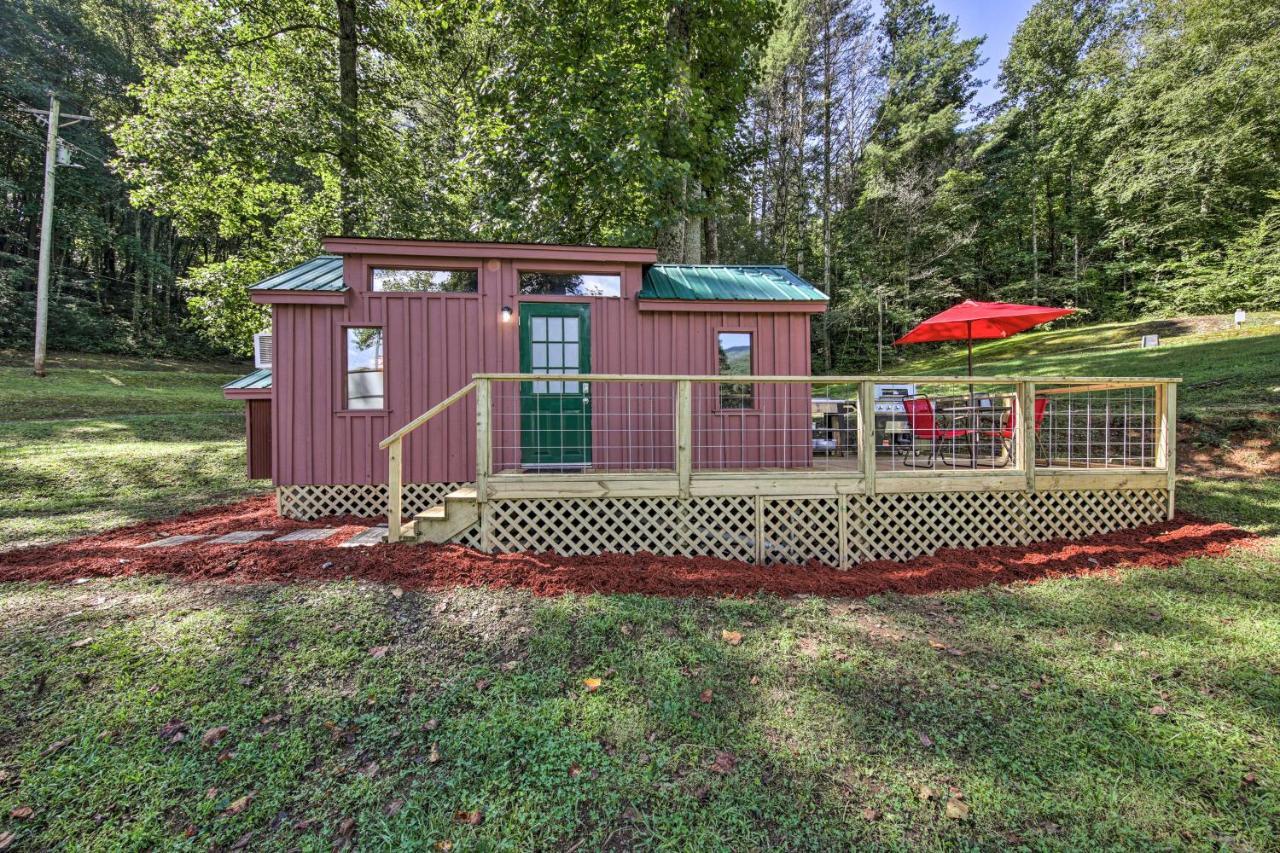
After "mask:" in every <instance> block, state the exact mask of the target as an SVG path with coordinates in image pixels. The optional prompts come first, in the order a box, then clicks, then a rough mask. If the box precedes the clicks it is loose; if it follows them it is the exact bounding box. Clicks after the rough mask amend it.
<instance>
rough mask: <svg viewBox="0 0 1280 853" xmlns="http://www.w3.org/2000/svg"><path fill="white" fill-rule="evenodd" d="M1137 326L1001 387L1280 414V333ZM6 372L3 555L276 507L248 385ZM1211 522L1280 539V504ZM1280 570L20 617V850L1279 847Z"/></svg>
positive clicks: (67, 364)
mask: <svg viewBox="0 0 1280 853" xmlns="http://www.w3.org/2000/svg"><path fill="white" fill-rule="evenodd" d="M1133 331H1134V328H1133V327H1124V328H1120V327H1117V329H1116V330H1114V331H1105V330H1102V331H1098V332H1097V334H1096V335H1093V336H1090V335H1089V333H1080V332H1075V331H1071V332H1066V333H1052V334H1049V335H1044V336H1028V337H1027V338H1026V339H1025V340H1024V339H1013V340H1012V341H1008V342H1002V343H1000V344H997V345H992V348H991V349H990V350H986V348H985V347H984V348H982V349H981V350H980V352H982V356H981V358H983V359H991V361H988V362H986V363H984V362H983V361H981V360H980V361H979V363H980V364H982V365H983V369H988V370H989V371H990V372H996V371H997V370H999V371H1002V372H1013V371H1015V370H1016V371H1018V372H1022V371H1027V372H1032V371H1035V372H1042V373H1043V372H1070V373H1081V374H1084V373H1088V374H1095V375H1105V374H1157V375H1159V374H1170V375H1176V374H1181V375H1184V376H1186V378H1187V384H1186V385H1185V386H1184V391H1183V393H1182V401H1183V402H1182V410H1183V412H1184V414H1187V415H1189V416H1191V417H1193V418H1196V419H1204V420H1205V422H1206V423H1209V422H1215V421H1214V419H1215V418H1216V419H1222V420H1221V422H1222V423H1227V422H1229V421H1230V422H1237V423H1238V422H1240V421H1244V422H1250V421H1251V420H1253V419H1255V417H1256V416H1258V415H1262V416H1266V415H1268V414H1269V413H1273V412H1275V411H1277V410H1280V407H1277V405H1276V389H1277V388H1278V387H1280V367H1278V366H1277V365H1280V358H1276V355H1277V354H1280V348H1278V345H1280V336H1278V335H1277V334H1276V332H1277V331H1280V329H1276V330H1275V331H1273V330H1271V329H1268V328H1261V329H1260V330H1248V329H1247V330H1245V331H1244V333H1242V334H1241V333H1227V334H1223V333H1220V332H1211V333H1209V334H1195V335H1187V336H1185V339H1181V338H1178V337H1176V336H1166V345H1165V346H1163V347H1161V348H1160V349H1159V350H1156V351H1154V352H1153V351H1147V352H1139V351H1134V350H1126V349H1116V348H1114V347H1112V348H1106V347H1102V348H1098V342H1104V343H1105V341H1106V340H1112V343H1113V344H1116V345H1125V342H1127V341H1128V339H1129V338H1130V337H1132V333H1133ZM1193 331H1194V330H1193ZM1054 335H1060V336H1061V337H1054ZM1089 341H1092V342H1093V343H1092V344H1090V345H1091V346H1093V347H1094V348H1092V349H1089V350H1083V351H1082V350H1079V349H1078V345H1083V343H1082V342H1089ZM997 357H1001V358H1004V359H1005V362H1003V363H1001V362H1000V361H998V360H997ZM960 358H963V356H962V355H961V356H960ZM948 359H950V362H948ZM955 359H956V354H955V353H951V354H949V355H948V354H942V355H933V356H930V359H925V360H922V361H921V362H919V363H918V364H915V365H913V366H912V367H911V369H912V370H931V371H945V370H949V369H953V368H954V367H955V364H954V362H955ZM0 365H2V366H0V376H2V377H3V382H0V395H7V396H6V397H5V402H6V408H5V411H7V412H10V413H12V414H10V415H8V417H10V418H11V420H8V421H6V422H4V423H0V483H3V485H4V486H5V488H4V489H3V490H0V543H9V544H12V543H14V542H18V541H30V540H43V539H51V538H63V537H66V536H68V535H72V534H75V533H79V532H83V531H87V530H94V529H99V528H102V527H109V526H114V525H116V524H120V523H124V522H126V521H129V520H132V519H135V518H143V517H152V516H157V515H165V514H169V513H172V512H175V511H177V510H179V509H182V508H185V507H188V506H197V505H200V504H205V503H211V502H214V501H219V500H224V499H228V498H232V497H234V496H238V495H242V494H245V493H247V492H248V491H250V490H251V489H252V488H253V487H254V485H255V484H251V483H248V482H247V481H246V480H245V479H244V471H243V434H242V431H243V426H242V420H241V416H240V404H236V403H229V402H227V401H224V400H222V399H221V397H220V395H219V393H218V390H217V389H218V386H219V385H221V384H222V383H223V382H226V381H228V380H229V379H230V378H232V377H233V376H234V375H236V368H235V367H234V366H225V365H210V366H194V365H166V364H163V363H155V362H145V361H139V360H129V359H109V360H100V359H96V358H92V357H81V358H77V357H63V358H61V359H59V360H58V361H56V362H55V376H54V377H53V378H52V381H49V382H47V383H36V380H34V379H32V378H28V377H27V376H25V375H24V369H25V368H24V367H23V366H21V365H20V364H19V363H18V362H17V361H16V359H15V360H14V361H13V362H4V361H3V360H0ZM895 369H898V368H895ZM33 383H34V384H33ZM1179 503H1180V505H1181V506H1183V507H1184V508H1189V509H1193V510H1194V511H1197V512H1200V513H1202V514H1204V515H1206V516H1208V517H1210V518H1215V519H1224V520H1229V521H1232V522H1234V523H1238V524H1242V525H1244V526H1247V527H1250V528H1251V529H1254V530H1256V531H1258V532H1260V533H1263V534H1264V535H1269V536H1272V537H1276V536H1280V486H1278V480H1277V478H1275V477H1252V478H1240V479H1234V480H1230V479H1227V480H1224V479H1214V478H1205V479H1200V480H1186V479H1185V478H1184V482H1182V483H1181V484H1180V493H1179ZM1277 569H1280V540H1277V539H1274V538H1273V539H1270V540H1267V541H1265V542H1263V543H1262V544H1260V545H1259V546H1258V547H1257V548H1254V549H1250V550H1246V551H1242V552H1239V553H1237V554H1234V555H1232V556H1229V557H1225V558H1218V559H1199V560H1191V561H1188V562H1186V563H1184V564H1182V565H1180V566H1178V567H1176V568H1173V569H1169V570H1166V571H1152V570H1135V571H1128V572H1122V573H1120V574H1119V575H1118V576H1116V577H1090V578H1077V579H1070V580H1057V581H1051V582H1044V583H1039V584H1034V585H1015V586H1012V587H996V588H988V589H982V590H976V591H971V592H963V593H950V594H941V595H931V596H917V597H905V596H877V597H873V598H869V599H865V600H861V601H828V600H822V599H815V598H792V599H778V598H768V597H763V598H758V599H749V600H728V599H687V600H672V599H660V598H645V597H641V596H612V597H606V596H574V595H569V596H563V597H560V598H555V599H537V598H534V597H532V596H530V595H528V594H526V593H523V592H516V591H491V590H463V589H459V590H453V591H449V592H444V593H430V594H428V593H422V592H418V591H414V590H408V591H405V592H403V593H400V594H397V593H399V591H398V590H392V589H390V588H388V587H386V586H381V585H377V584H369V583H361V582H358V581H354V580H351V579H343V578H335V579H334V582H333V583H328V584H323V585H313V584H293V585H284V586H279V585H255V586H248V585H244V586H231V585H225V584H206V583H184V582H179V581H175V580H169V579H162V578H146V579H128V580H116V581H110V580H102V579H99V580H91V581H87V582H84V583H72V584H63V585H52V584H7V585H0V849H5V848H6V845H7V847H8V848H10V849H47V848H58V847H69V846H72V845H74V846H76V847H77V848H84V849H99V850H118V849H151V848H165V849H192V850H196V849H199V850H206V849H211V848H212V849H228V848H231V847H233V846H236V845H239V846H240V849H253V850H258V849H267V850H284V849H301V850H327V849H331V848H332V847H334V846H335V845H338V844H341V843H342V842H344V841H347V840H349V841H351V842H352V843H353V844H354V845H356V846H357V847H359V848H361V849H406V848H408V849H432V848H433V847H435V848H436V849H448V848H452V849H455V850H466V849H512V850H523V849H559V850H564V851H569V850H583V851H585V850H598V849H627V848H633V847H638V848H654V849H669V850H677V849H721V850H738V849H760V848H766V847H770V848H772V847H786V848H792V849H812V850H832V849H847V848H852V847H862V848H872V849H881V848H891V849H956V848H976V849H990V848H1003V847H1018V848H1022V849H1080V848H1087V847H1098V848H1106V849H1153V848H1155V849H1181V848H1185V847H1192V848H1200V849H1209V848H1213V849H1237V850H1267V849H1274V847H1275V841H1274V840H1275V838H1277V837H1280V663H1278V662H1280V572H1278V571H1277ZM723 631H731V632H740V633H741V635H742V640H741V643H740V644H738V645H734V644H731V643H730V642H728V641H727V640H726V639H725V638H724V635H723V634H722V632H723ZM584 679H599V680H600V685H599V687H598V689H596V690H595V691H589V690H588V689H587V687H586V686H585V684H584ZM222 727H225V728H226V733H225V734H224V735H221V736H220V737H214V736H211V737H210V741H211V743H210V745H205V744H203V743H202V737H203V736H204V735H205V733H206V732H209V731H210V730H213V731H214V733H215V734H216V733H217V732H218V731H219V730H220V729H221V728H222ZM178 734H181V737H180V738H179V737H177V736H176V735H178ZM214 740H216V743H213V742H212V741H214ZM925 788H927V789H928V791H925V790H924V789H925ZM926 794H927V796H925V795H926ZM28 810H29V812H28ZM948 812H950V813H951V815H954V816H948ZM446 842H447V844H446ZM437 845H439V846H438V847H437Z"/></svg>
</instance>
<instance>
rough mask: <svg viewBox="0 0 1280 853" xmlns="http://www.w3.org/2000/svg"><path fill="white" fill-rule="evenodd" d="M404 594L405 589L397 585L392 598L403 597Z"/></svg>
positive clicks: (392, 592) (392, 591)
mask: <svg viewBox="0 0 1280 853" xmlns="http://www.w3.org/2000/svg"><path fill="white" fill-rule="evenodd" d="M403 596H404V590H403V589H401V588H400V587H396V588H395V589H393V590H391V597H392V598H401V597H403Z"/></svg>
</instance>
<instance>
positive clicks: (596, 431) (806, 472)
mask: <svg viewBox="0 0 1280 853" xmlns="http://www.w3.org/2000/svg"><path fill="white" fill-rule="evenodd" d="M877 385H909V386H912V387H911V390H913V391H914V392H915V394H914V395H913V396H912V397H911V398H910V399H908V400H907V401H905V404H904V407H903V408H901V409H898V410H894V409H895V407H893V406H892V405H887V404H886V403H885V402H884V401H877V400H876V386H877ZM1176 391H1177V380H1175V379H1163V378H1146V377H1139V378H1129V377H1126V378H1097V377H1062V376H1054V377H1024V376H982V377H977V376H975V377H954V376H914V377H912V376H901V377H897V376H889V377H885V376H834V377H797V376H755V375H749V376H732V377H726V376H670V375H630V374H626V375H623V374H584V375H557V376H548V375H545V374H477V375H476V376H475V377H474V379H473V381H472V382H471V383H469V384H468V385H467V386H465V387H464V388H462V389H460V390H459V391H458V392H456V393H455V394H453V395H451V396H450V397H449V398H447V399H446V400H444V401H442V402H441V403H439V404H437V405H436V406H434V407H432V409H430V410H428V411H427V412H425V413H424V414H423V415H421V416H419V417H417V418H415V419H414V420H413V421H410V422H409V423H408V424H406V425H405V426H404V427H402V428H401V429H399V430H397V431H396V432H394V433H392V434H391V435H390V436H388V437H387V438H386V439H384V440H383V441H382V442H381V444H380V447H382V448H384V449H386V450H387V451H388V465H389V468H388V477H387V483H388V488H389V495H390V497H389V501H388V513H387V516H388V530H389V533H388V538H389V539H390V540H391V541H396V540H397V539H399V538H400V531H401V515H402V510H401V505H400V495H401V491H402V488H403V473H402V472H403V462H402V460H403V452H402V451H403V442H404V440H405V438H406V437H407V436H408V435H409V434H410V433H412V432H413V430H415V429H416V428H418V427H420V426H422V425H423V424H424V423H426V422H427V421H429V420H430V419H431V418H433V417H435V416H436V415H438V414H439V413H441V412H443V411H444V410H445V409H447V408H449V407H450V406H452V405H454V404H455V403H457V402H459V401H460V400H462V399H463V398H465V397H466V396H467V395H468V394H470V393H472V392H474V393H475V395H476V433H475V460H476V467H475V481H476V492H477V500H479V501H481V502H483V501H486V500H491V499H503V498H537V497H602V496H646V495H648V496H671V497H684V498H687V497H691V496H708V495H743V494H772V495H810V494H842V493H862V494H869V495H874V494H876V493H877V492H878V491H881V490H883V491H931V490H936V491H954V490H974V491H981V490H988V489H989V490H993V491H997V490H1010V489H1022V490H1028V491H1034V490H1035V489H1036V488H1037V477H1040V478H1043V479H1044V480H1045V481H1046V483H1048V484H1051V487H1052V484H1058V485H1060V484H1062V483H1065V482H1067V481H1066V480H1064V479H1063V478H1064V477H1066V478H1071V480H1070V481H1071V483H1072V484H1073V487H1085V488H1088V487H1090V485H1089V484H1091V483H1092V484H1096V485H1098V487H1114V484H1115V483H1124V482H1136V481H1135V480H1133V479H1132V477H1131V475H1134V474H1141V475H1143V476H1144V478H1145V479H1144V480H1143V482H1147V481H1153V479H1159V480H1160V481H1161V483H1162V484H1163V483H1166V482H1167V488H1168V489H1169V494H1170V498H1169V512H1170V513H1172V507H1173V499H1172V494H1173V470H1174V465H1175V460H1174V439H1173V432H1172V425H1173V424H1174V422H1175V419H1176ZM878 402H879V405H878ZM1156 475H1161V476H1158V477H1157V476H1156ZM1127 477H1128V478H1129V479H1126V478H1127ZM1161 487H1162V488H1163V487H1164V486H1163V485H1162V486H1161Z"/></svg>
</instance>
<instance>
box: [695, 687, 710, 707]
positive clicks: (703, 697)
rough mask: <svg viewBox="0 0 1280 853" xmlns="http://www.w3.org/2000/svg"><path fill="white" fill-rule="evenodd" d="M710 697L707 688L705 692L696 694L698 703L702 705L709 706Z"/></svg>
mask: <svg viewBox="0 0 1280 853" xmlns="http://www.w3.org/2000/svg"><path fill="white" fill-rule="evenodd" d="M712 696H713V694H712V693H711V688H710V687H708V688H707V689H706V690H704V691H702V692H701V693H699V694H698V701H699V702H701V703H702V704H704V705H706V704H709V703H710V702H711V699H712Z"/></svg>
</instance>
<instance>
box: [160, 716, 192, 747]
mask: <svg viewBox="0 0 1280 853" xmlns="http://www.w3.org/2000/svg"><path fill="white" fill-rule="evenodd" d="M186 736H187V724H186V723H184V722H182V721H181V720H177V719H174V720H170V721H169V722H167V723H165V724H164V725H163V726H161V727H160V740H163V741H167V742H168V743H178V742H179V741H181V740H182V739H183V738H185V737H186Z"/></svg>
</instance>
